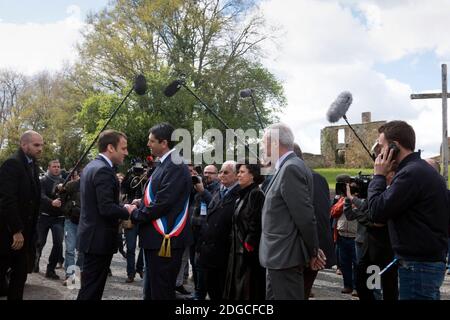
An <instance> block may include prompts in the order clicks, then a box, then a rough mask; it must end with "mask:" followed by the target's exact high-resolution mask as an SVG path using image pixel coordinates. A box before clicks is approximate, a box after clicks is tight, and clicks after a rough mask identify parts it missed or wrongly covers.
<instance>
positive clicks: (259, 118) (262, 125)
mask: <svg viewBox="0 0 450 320" xmlns="http://www.w3.org/2000/svg"><path fill="white" fill-rule="evenodd" d="M250 97H251V98H252V104H253V107H254V108H255V111H256V116H257V117H258V121H259V125H260V126H261V130H264V124H263V122H262V119H261V116H260V115H259V111H258V108H257V107H256V103H255V98H253V92H252V94H251V95H250Z"/></svg>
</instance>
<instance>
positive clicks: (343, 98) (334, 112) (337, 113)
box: [327, 91, 375, 161]
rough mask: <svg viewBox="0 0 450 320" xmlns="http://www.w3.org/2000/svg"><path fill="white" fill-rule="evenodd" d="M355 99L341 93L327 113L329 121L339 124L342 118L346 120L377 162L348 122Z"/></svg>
mask: <svg viewBox="0 0 450 320" xmlns="http://www.w3.org/2000/svg"><path fill="white" fill-rule="evenodd" d="M352 101H353V98H352V94H351V93H350V92H348V91H344V92H341V94H340V95H339V96H338V97H337V99H336V100H335V101H334V102H333V103H332V104H331V106H330V109H328V112H327V119H328V121H329V122H337V121H339V119H340V118H344V120H345V122H346V123H347V125H348V126H349V127H350V129H351V130H352V131H353V133H354V134H355V136H356V137H357V138H358V140H359V142H361V144H362V146H363V148H364V150H366V151H367V153H368V154H369V157H370V158H371V159H372V160H373V161H375V155H374V154H373V153H371V152H370V151H369V149H368V148H367V147H366V145H365V144H364V142H363V141H362V140H361V138H360V137H359V136H358V134H357V133H356V131H355V129H353V127H352V126H351V125H350V123H349V122H348V119H347V116H346V115H345V113H346V112H347V111H348V108H349V107H350V105H351V104H352Z"/></svg>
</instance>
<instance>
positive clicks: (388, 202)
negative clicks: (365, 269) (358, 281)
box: [368, 121, 449, 300]
mask: <svg viewBox="0 0 450 320" xmlns="http://www.w3.org/2000/svg"><path fill="white" fill-rule="evenodd" d="M378 132H379V134H380V135H379V138H378V144H379V147H380V148H379V154H378V156H377V158H376V160H375V165H374V178H373V180H372V182H371V183H370V185H369V191H368V200H369V211H370V213H369V217H370V219H371V220H372V221H373V222H375V223H381V224H384V223H387V224H388V228H389V236H390V239H391V243H392V248H393V250H394V253H395V257H396V258H397V259H398V262H399V280H400V290H399V293H400V299H401V300H416V299H420V300H425V299H431V300H439V299H440V294H439V288H440V287H441V285H442V283H443V280H444V275H445V257H446V252H447V238H448V230H447V226H448V223H449V213H448V212H449V210H448V208H449V207H448V200H447V188H446V185H445V183H444V181H443V179H442V178H441V177H440V175H439V173H437V172H436V170H434V169H433V168H432V167H431V166H430V165H428V163H426V162H425V161H424V160H422V159H421V158H420V153H419V152H414V149H415V142H416V138H415V133H414V129H413V128H412V127H411V126H410V125H409V124H407V123H406V122H404V121H391V122H388V123H386V124H384V125H383V126H381V127H380V128H379V129H378ZM395 167H396V169H395V171H396V174H395V176H394V178H393V180H392V183H391V185H390V187H389V188H387V187H386V185H387V184H386V176H387V174H388V173H389V171H391V170H392V169H393V168H395Z"/></svg>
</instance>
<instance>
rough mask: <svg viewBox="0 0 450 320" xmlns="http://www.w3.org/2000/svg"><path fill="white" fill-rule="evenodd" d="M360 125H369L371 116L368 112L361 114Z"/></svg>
mask: <svg viewBox="0 0 450 320" xmlns="http://www.w3.org/2000/svg"><path fill="white" fill-rule="evenodd" d="M361 121H362V123H370V122H372V114H371V113H370V112H363V113H362V114H361Z"/></svg>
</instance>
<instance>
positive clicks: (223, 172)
mask: <svg viewBox="0 0 450 320" xmlns="http://www.w3.org/2000/svg"><path fill="white" fill-rule="evenodd" d="M229 173H230V171H226V170H225V171H222V170H220V171H219V174H229Z"/></svg>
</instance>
